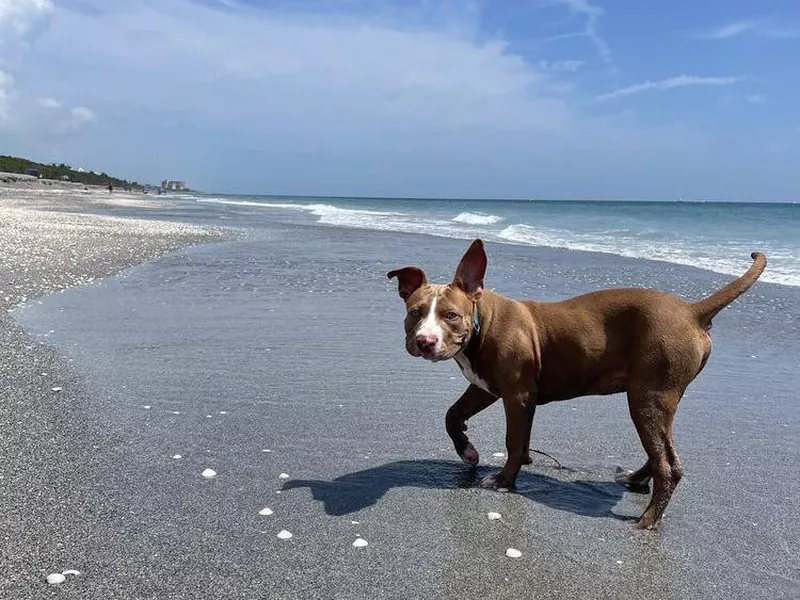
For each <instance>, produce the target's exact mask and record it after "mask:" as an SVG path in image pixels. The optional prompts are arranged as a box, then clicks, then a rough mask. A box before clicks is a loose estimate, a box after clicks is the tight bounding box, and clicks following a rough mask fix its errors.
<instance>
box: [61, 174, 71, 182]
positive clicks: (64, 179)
mask: <svg viewBox="0 0 800 600" xmlns="http://www.w3.org/2000/svg"><path fill="white" fill-rule="evenodd" d="M61 181H69V175H62V176H61Z"/></svg>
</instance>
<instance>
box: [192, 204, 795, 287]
mask: <svg viewBox="0 0 800 600" xmlns="http://www.w3.org/2000/svg"><path fill="white" fill-rule="evenodd" d="M180 197H181V198H182V199H184V200H187V201H192V202H200V203H215V204H230V205H238V206H247V207H253V208H263V209H264V210H265V211H278V210H280V211H299V212H303V213H306V214H307V215H309V216H311V217H313V218H316V219H317V220H318V222H320V223H322V224H326V225H334V226H341V227H353V228H362V229H371V230H381V231H392V232H408V233H420V234H429V235H437V236H443V237H451V238H458V239H470V238H473V237H482V238H483V239H485V240H488V241H495V242H502V243H509V244H520V245H530V246H547V247H552V248H565V249H571V250H583V251H589V252H603V253H609V254H616V255H620V256H627V257H633V258H646V259H651V260H661V261H667V262H671V263H677V264H682V265H690V266H695V267H699V268H702V269H707V270H710V271H715V272H718V273H724V274H729V275H739V274H741V273H742V272H743V271H744V270H745V268H746V267H747V266H748V265H749V264H750V253H751V252H752V251H754V250H759V251H762V252H765V253H766V254H767V257H768V259H769V267H768V269H767V271H766V272H765V273H764V275H763V276H762V280H764V281H769V282H773V283H778V284H783V285H789V286H796V287H797V286H800V205H798V204H771V203H704V202H588V201H585V202H576V201H569V202H567V201H540V200H533V201H505V200H458V199H453V200H422V199H419V200H418V199H401V198H395V199H388V198H387V199H365V198H319V197H317V198H302V197H297V198H292V197H269V196H224V195H214V196H211V195H182V196H180Z"/></svg>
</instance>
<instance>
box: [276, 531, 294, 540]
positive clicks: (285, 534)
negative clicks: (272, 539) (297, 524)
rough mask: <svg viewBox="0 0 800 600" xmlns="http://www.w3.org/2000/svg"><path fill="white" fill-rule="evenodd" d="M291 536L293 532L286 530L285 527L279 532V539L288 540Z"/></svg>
mask: <svg viewBox="0 0 800 600" xmlns="http://www.w3.org/2000/svg"><path fill="white" fill-rule="evenodd" d="M290 537H292V534H291V532H289V531H286V530H285V529H284V530H283V531H281V532H280V533H279V534H278V539H279V540H288V539H289V538H290Z"/></svg>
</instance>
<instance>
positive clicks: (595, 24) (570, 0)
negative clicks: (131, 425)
mask: <svg viewBox="0 0 800 600" xmlns="http://www.w3.org/2000/svg"><path fill="white" fill-rule="evenodd" d="M554 3H555V4H561V5H564V6H566V7H567V8H568V9H569V11H570V12H571V13H572V14H573V15H577V16H581V17H583V18H584V26H583V32H582V33H581V34H578V35H582V36H586V37H587V38H589V40H590V41H591V42H592V45H594V47H595V50H597V54H598V55H599V56H600V60H602V61H603V62H605V63H607V64H611V48H610V47H609V46H608V44H607V43H606V41H605V40H604V39H603V38H602V37H601V35H600V25H599V21H600V17H602V16H603V15H604V14H606V11H605V10H603V9H602V8H601V7H599V6H595V5H594V4H589V2H588V0H554ZM567 35H568V36H570V37H572V36H573V34H567Z"/></svg>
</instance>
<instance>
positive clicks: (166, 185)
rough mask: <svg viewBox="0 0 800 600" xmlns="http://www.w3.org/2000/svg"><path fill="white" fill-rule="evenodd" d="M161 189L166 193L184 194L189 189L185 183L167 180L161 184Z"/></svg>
mask: <svg viewBox="0 0 800 600" xmlns="http://www.w3.org/2000/svg"><path fill="white" fill-rule="evenodd" d="M161 189H162V190H164V191H165V192H183V191H186V190H188V189H189V187H188V186H187V185H186V182H185V181H177V180H172V179H170V180H167V179H165V180H164V181H162V182H161Z"/></svg>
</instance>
